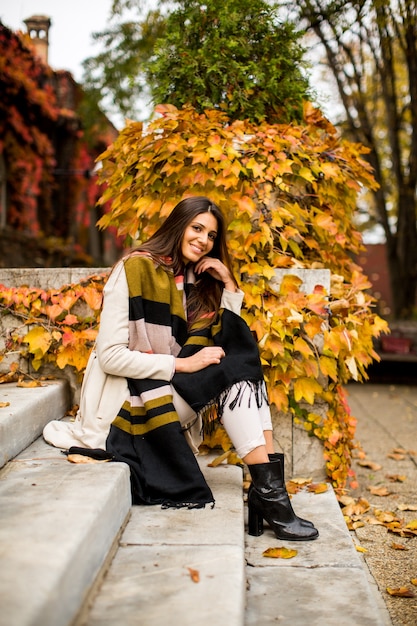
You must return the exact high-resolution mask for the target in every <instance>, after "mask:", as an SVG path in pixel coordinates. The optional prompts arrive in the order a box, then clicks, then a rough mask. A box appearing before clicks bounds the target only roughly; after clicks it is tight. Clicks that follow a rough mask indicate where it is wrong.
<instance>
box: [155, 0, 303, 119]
mask: <svg viewBox="0 0 417 626" xmlns="http://www.w3.org/2000/svg"><path fill="white" fill-rule="evenodd" d="M178 4H179V7H178V8H177V9H176V10H174V11H173V12H172V13H171V14H170V15H169V16H168V18H167V22H166V30H165V33H164V36H163V37H162V38H160V39H159V40H158V41H157V42H156V46H155V52H154V57H153V58H152V60H151V62H150V63H149V64H148V71H147V77H148V81H149V83H150V85H151V91H152V96H153V101H154V102H155V103H170V104H173V105H175V106H177V107H181V106H184V105H185V104H191V105H193V106H194V107H195V108H196V109H197V110H198V111H203V110H204V109H206V108H221V109H223V110H225V111H226V112H227V114H228V117H229V118H231V119H245V118H248V119H250V120H252V121H261V120H263V119H268V120H269V121H274V120H276V121H278V120H280V121H288V120H292V119H297V120H300V119H301V117H302V101H303V99H305V98H306V94H307V92H308V84H307V80H306V78H305V77H304V76H303V74H302V72H301V70H300V66H301V63H302V56H303V49H302V48H301V47H300V45H299V44H298V43H297V39H299V35H298V34H296V33H295V31H294V28H293V27H292V26H291V25H290V24H288V23H282V22H280V21H279V20H278V17H277V12H276V9H275V8H274V7H273V6H270V5H269V4H267V3H266V2H264V1H263V0H229V1H228V2H224V1H223V0H209V1H206V0H187V1H184V2H180V3H178Z"/></svg>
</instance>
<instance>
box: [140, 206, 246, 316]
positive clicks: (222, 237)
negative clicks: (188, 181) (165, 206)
mask: <svg viewBox="0 0 417 626" xmlns="http://www.w3.org/2000/svg"><path fill="white" fill-rule="evenodd" d="M201 213H211V214H212V215H213V216H214V217H215V218H216V221H217V236H216V239H215V240H214V245H213V248H212V250H211V251H210V256H211V257H213V258H216V259H220V261H222V263H224V265H225V266H226V267H227V268H228V269H229V271H230V273H231V275H232V277H233V280H234V281H235V283H236V286H237V282H236V279H235V278H234V276H233V271H232V264H231V260H230V256H229V252H228V249H227V242H226V224H225V219H224V217H223V214H222V212H221V210H220V209H219V207H218V206H217V205H216V204H214V202H212V201H211V200H210V199H209V198H206V197H204V196H192V197H190V198H184V200H181V201H180V202H179V203H178V204H177V205H176V206H175V207H174V209H173V210H172V212H171V213H170V215H169V216H168V217H167V219H166V220H165V222H164V223H163V224H162V225H161V226H160V228H159V229H158V230H157V231H156V233H154V234H153V235H152V237H150V238H149V239H148V241H146V242H145V243H144V244H142V245H141V246H140V247H139V248H138V250H141V251H146V252H148V253H149V254H150V255H151V256H152V257H153V258H154V259H155V260H156V261H158V262H160V263H161V262H162V263H164V264H165V265H167V266H168V267H169V268H170V269H172V270H173V272H174V274H175V275H178V274H181V273H182V272H183V271H184V263H183V259H182V253H181V247H182V240H183V236H184V232H185V229H186V228H187V226H188V225H189V224H190V223H191V222H192V221H193V220H194V219H195V218H196V217H197V215H200V214H201ZM167 259H169V261H168V260H167ZM222 291H223V283H220V282H219V281H218V280H216V279H215V278H213V277H212V276H211V275H210V274H209V273H208V272H203V273H202V274H201V275H199V276H198V278H197V281H196V283H195V286H194V288H193V289H192V291H191V293H190V296H189V298H188V307H189V310H191V311H192V312H193V318H194V319H201V318H204V317H206V315H207V314H211V313H215V314H216V313H217V311H218V309H219V305H220V300H221V294H222ZM206 319H207V324H209V323H211V321H212V320H213V316H211V317H209V318H206Z"/></svg>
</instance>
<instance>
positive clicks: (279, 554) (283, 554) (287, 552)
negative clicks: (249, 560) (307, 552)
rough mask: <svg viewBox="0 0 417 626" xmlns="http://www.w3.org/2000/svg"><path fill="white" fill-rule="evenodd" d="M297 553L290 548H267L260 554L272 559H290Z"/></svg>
mask: <svg viewBox="0 0 417 626" xmlns="http://www.w3.org/2000/svg"><path fill="white" fill-rule="evenodd" d="M297 554H298V550H291V549H290V548H267V549H266V550H265V551H264V552H262V556H265V557H269V558H272V559H292V558H294V557H295V556H297Z"/></svg>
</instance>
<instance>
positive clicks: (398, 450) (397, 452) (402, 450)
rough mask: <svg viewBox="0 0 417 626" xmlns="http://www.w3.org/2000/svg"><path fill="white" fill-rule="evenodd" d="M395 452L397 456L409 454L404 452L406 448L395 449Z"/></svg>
mask: <svg viewBox="0 0 417 626" xmlns="http://www.w3.org/2000/svg"><path fill="white" fill-rule="evenodd" d="M393 452H394V453H395V454H407V450H404V448H394V449H393Z"/></svg>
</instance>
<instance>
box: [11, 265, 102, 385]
mask: <svg viewBox="0 0 417 626" xmlns="http://www.w3.org/2000/svg"><path fill="white" fill-rule="evenodd" d="M106 278H107V276H106V275H100V276H91V277H89V278H87V279H85V280H84V281H82V282H80V284H74V285H64V286H63V287H62V288H61V289H58V290H57V289H49V290H43V289H37V288H31V287H6V286H4V285H0V313H1V322H2V325H1V328H2V333H1V344H2V345H1V348H0V358H1V359H4V358H6V357H8V358H9V359H10V358H12V357H13V355H15V354H18V355H19V356H20V357H23V358H27V359H28V360H29V362H30V365H31V367H32V368H33V370H34V371H35V372H38V371H41V370H42V366H45V365H47V364H49V365H56V366H57V367H58V368H59V369H62V370H63V369H65V368H66V367H67V366H70V367H73V368H74V369H75V370H76V371H77V372H80V373H82V372H83V371H84V369H85V366H86V364H87V360H88V357H89V354H90V351H91V348H92V346H93V344H94V341H95V338H96V336H97V328H98V323H99V313H100V308H101V302H102V291H103V286H104V284H105V282H106ZM8 316H11V317H12V318H13V320H14V322H13V324H12V325H11V328H10V327H9V325H8V324H7V317H8ZM16 367H18V365H16V363H15V362H14V361H13V362H12V364H11V370H13V371H15V370H16Z"/></svg>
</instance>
